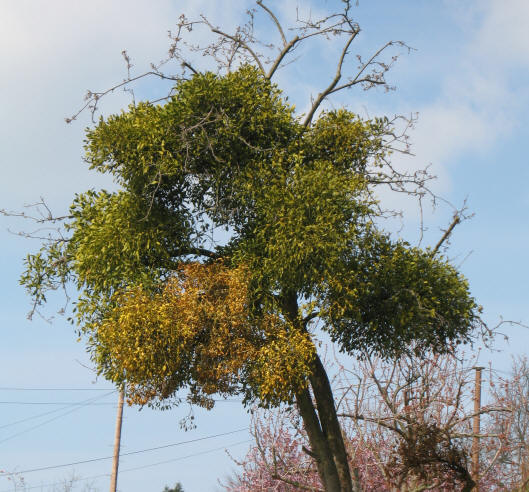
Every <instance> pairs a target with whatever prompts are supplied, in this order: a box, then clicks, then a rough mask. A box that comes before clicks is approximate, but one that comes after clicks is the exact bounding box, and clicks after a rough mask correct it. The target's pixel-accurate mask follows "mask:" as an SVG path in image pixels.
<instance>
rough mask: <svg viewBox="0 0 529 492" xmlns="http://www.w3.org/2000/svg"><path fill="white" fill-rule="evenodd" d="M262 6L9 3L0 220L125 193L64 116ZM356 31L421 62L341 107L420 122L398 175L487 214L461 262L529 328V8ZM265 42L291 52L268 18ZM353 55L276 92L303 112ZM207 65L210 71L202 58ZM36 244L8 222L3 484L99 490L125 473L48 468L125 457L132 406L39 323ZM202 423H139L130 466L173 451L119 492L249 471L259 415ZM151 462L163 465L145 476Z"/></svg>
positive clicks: (287, 7)
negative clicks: (93, 161)
mask: <svg viewBox="0 0 529 492" xmlns="http://www.w3.org/2000/svg"><path fill="white" fill-rule="evenodd" d="M339 3H340V2H338V1H337V0H336V1H331V0H328V1H325V2H321V1H320V2H313V3H312V4H311V3H310V2H308V1H301V0H300V1H299V2H298V1H294V0H287V1H283V2H279V1H277V2H276V1H272V0H270V5H271V6H273V7H275V8H277V9H278V12H279V14H280V16H281V18H282V19H286V20H288V19H290V20H293V19H295V15H296V8H299V9H300V12H302V13H307V12H309V11H310V12H312V13H313V14H314V15H316V14H317V13H318V12H324V11H330V10H332V9H334V8H336V7H337V6H338V5H339ZM251 5H252V3H251V2H248V1H242V0H240V1H233V0H231V1H229V0H219V1H217V2H206V1H205V0H195V1H193V2H185V1H177V0H159V1H158V2H156V3H154V2H145V1H140V0H128V1H126V2H125V1H124V0H105V1H103V0H91V1H87V0H76V1H66V0H51V1H49V2H38V1H30V0H2V1H1V2H0V73H1V77H0V98H1V102H0V166H1V178H0V208H3V209H7V210H13V211H20V210H23V209H24V206H25V205H28V204H31V203H35V202H38V201H39V200H40V197H44V198H45V199H46V202H47V203H49V204H50V206H51V207H52V208H53V210H54V212H55V213H57V214H58V215H60V214H61V213H64V212H65V211H66V210H67V207H68V205H69V203H70V202H71V200H72V197H73V195H74V194H75V193H76V192H82V191H84V190H86V189H87V188H96V189H97V188H101V187H105V188H110V189H111V188H113V187H115V185H114V184H113V183H112V182H111V181H109V180H108V178H106V177H104V176H98V175H95V174H93V173H91V172H89V170H88V169H87V166H86V165H85V164H84V162H83V160H82V153H83V150H82V142H83V134H84V130H85V128H86V127H88V126H90V125H91V121H90V118H89V115H88V114H86V113H84V114H82V115H81V116H80V117H79V118H78V120H77V121H75V122H74V123H72V124H69V125H67V124H66V123H65V121H64V120H65V117H68V116H71V115H72V114H73V113H75V112H76V110H77V109H78V108H79V107H80V106H82V104H83V96H84V94H85V92H86V90H87V89H91V90H101V89H105V88H108V87H111V86H112V85H114V84H115V83H116V82H119V81H121V80H122V79H123V77H124V76H125V69H124V64H123V60H122V56H121V52H122V50H124V49H126V50H127V52H128V53H129V55H130V56H131V57H132V61H133V64H134V67H133V70H135V71H136V73H141V72H142V71H144V70H147V69H148V67H149V63H150V62H152V61H154V62H156V61H158V60H160V59H162V58H163V57H164V56H165V53H166V51H167V48H168V39H167V31H168V30H170V29H172V28H174V26H175V24H176V21H177V19H178V17H179V15H180V14H181V13H184V12H185V13H187V14H189V16H190V17H197V16H198V15H199V14H200V13H204V14H206V15H207V16H208V17H209V18H210V19H211V20H212V21H213V22H214V23H215V24H217V25H221V26H224V27H226V29H233V28H234V26H235V25H236V24H237V23H238V22H240V20H241V19H242V18H243V17H244V9H245V8H247V7H250V6H251ZM354 15H355V18H356V19H357V21H358V23H359V24H360V26H361V28H362V32H361V34H360V36H359V37H358V38H357V40H356V41H355V43H356V44H355V45H354V46H353V47H352V54H353V55H354V54H355V53H361V54H362V55H364V56H365V55H368V54H369V53H372V52H373V51H374V50H376V49H378V47H380V46H381V45H383V44H384V43H385V42H387V41H389V40H401V41H404V42H405V43H407V45H409V46H410V47H412V48H413V49H412V50H411V51H410V53H408V52H407V51H406V50H403V49H401V50H400V51H399V50H397V52H396V53H395V54H399V55H401V56H400V57H399V59H398V61H397V63H396V64H395V66H394V67H393V68H392V70H391V72H390V73H389V74H388V80H389V81H390V83H391V84H392V85H394V86H395V88H396V89H395V90H394V91H390V92H388V93H386V92H384V91H381V90H374V91H367V92H365V91H362V90H361V89H353V90H351V91H347V92H343V93H341V94H339V95H338V96H337V97H336V98H334V99H332V100H331V101H330V102H329V104H328V106H327V107H340V106H346V107H348V108H349V109H351V110H353V111H356V112H358V113H359V114H361V115H362V116H376V115H388V116H393V115H396V114H403V115H410V114H415V113H417V114H418V121H417V124H416V126H415V129H414V130H413V131H412V132H411V133H410V137H411V142H412V145H413V147H412V152H413V154H414V157H406V158H404V157H402V156H395V160H396V161H395V162H396V164H397V165H399V166H402V167H405V168H407V169H419V168H423V167H424V166H430V170H431V172H432V173H433V174H435V175H437V177H438V179H437V181H436V182H435V183H434V185H433V187H434V189H435V191H436V193H438V194H439V195H441V196H442V197H443V198H444V199H446V200H447V201H448V202H450V203H452V204H454V205H455V206H461V205H462V204H463V202H464V201H465V200H467V204H468V210H469V212H470V213H474V214H475V215H474V217H473V218H472V219H471V220H468V221H465V222H464V223H463V224H461V225H459V226H458V227H457V228H456V230H455V233H454V235H453V237H452V239H451V246H450V249H449V251H448V253H447V254H448V256H449V257H450V258H452V260H453V262H454V263H455V264H456V265H459V266H460V269H461V270H462V272H463V273H464V274H465V275H466V277H467V278H468V279H469V282H470V287H471V291H472V293H473V295H474V296H475V297H476V299H477V300H478V302H479V303H480V304H481V305H483V306H484V316H485V319H486V320H487V322H488V323H489V324H490V325H491V326H493V325H495V324H496V323H498V322H499V321H500V320H501V319H505V320H514V321H520V322H523V323H526V324H527V323H529V307H528V306H529V304H528V303H527V292H528V289H527V284H528V278H529V266H528V261H527V249H528V244H529V222H528V219H527V216H528V212H529V193H528V191H527V182H528V181H529V168H528V166H527V152H526V148H525V143H526V142H528V141H529V124H528V123H529V116H528V115H529V50H527V46H529V30H528V29H527V25H528V23H529V3H528V2H526V1H525V0H468V1H466V2H458V1H456V0H434V1H429V2H426V1H419V0H400V1H394V0H376V1H370V2H368V1H367V0H360V2H359V5H358V6H357V7H355V14H354ZM256 26H257V29H258V31H259V33H261V34H262V35H263V36H265V37H267V38H270V39H272V40H273V39H275V33H273V31H272V27H271V26H270V24H268V23H267V22H265V21H264V19H263V18H262V17H259V18H258V19H257V24H256ZM193 34H194V35H196V36H199V37H200V36H202V35H203V34H201V33H198V32H196V33H193ZM338 49H339V45H338V44H337V42H336V40H332V41H331V43H330V44H329V45H326V46H315V45H311V46H309V47H307V48H306V49H302V50H300V52H299V53H298V55H299V59H298V60H297V61H296V62H295V63H293V64H291V65H289V66H288V67H286V68H285V69H283V70H281V71H280V72H279V73H278V77H277V82H278V83H279V84H280V86H281V88H282V89H283V90H284V91H285V94H286V95H288V97H289V100H290V101H291V102H292V103H294V104H295V105H296V107H297V109H298V111H299V112H300V113H302V112H303V111H304V110H305V109H306V108H307V107H308V102H309V101H310V96H311V95H315V94H317V93H318V91H319V90H321V88H322V87H324V86H325V85H326V84H328V81H329V80H330V78H332V74H333V71H334V63H335V61H336V55H337V53H338V51H337V50H338ZM196 63H197V66H200V67H202V66H205V65H204V64H205V60H203V59H197V60H196ZM350 63H351V64H354V57H351V62H350ZM166 90H167V86H160V84H159V83H158V82H157V81H156V80H151V81H144V82H142V83H141V84H139V85H138V86H137V88H136V96H137V98H138V99H141V98H153V97H154V98H156V97H160V96H161V95H163V93H164V91H166ZM129 102H130V100H129V97H128V95H127V94H125V93H123V92H120V91H116V92H115V93H113V94H110V95H109V96H108V97H106V98H105V99H104V100H103V102H102V111H103V114H110V113H113V112H116V111H119V110H120V109H122V108H124V107H126V105H127V104H128V103H129ZM381 198H382V199H383V200H387V201H388V203H389V204H390V205H394V206H398V207H402V209H403V210H404V212H405V218H404V220H403V221H402V223H401V224H400V226H402V227H400V229H401V230H400V234H401V235H402V236H403V237H405V238H406V239H408V240H409V241H410V242H412V243H416V242H417V241H418V238H419V234H418V224H419V222H418V217H419V215H418V209H417V207H416V205H415V204H412V203H410V202H409V201H405V200H402V199H401V198H395V197H393V196H389V195H388V196H382V197H381ZM452 213H453V211H452V208H451V207H449V206H448V205H445V204H443V203H440V204H439V206H438V207H437V208H436V210H435V211H432V207H431V206H430V205H429V204H427V205H426V206H425V220H426V225H427V226H428V230H427V231H426V234H425V236H424V239H423V242H422V245H423V246H427V245H432V244H435V243H436V242H437V240H438V238H439V237H440V236H441V234H442V231H441V230H440V228H442V227H445V226H446V225H447V224H448V223H449V222H450V219H451V216H452ZM388 227H389V228H392V227H393V228H394V227H395V225H394V224H393V225H388ZM28 229H29V230H31V226H30V225H29V224H27V223H24V222H23V221H20V220H17V219H14V218H11V219H8V218H3V217H0V248H1V254H0V272H1V276H0V292H1V295H0V303H1V304H0V306H1V308H0V319H1V322H0V327H1V328H0V329H1V332H0V333H1V335H0V469H1V470H7V471H10V472H24V473H22V474H21V475H23V476H24V477H25V480H26V483H27V484H28V486H35V487H36V486H39V488H38V489H35V490H40V485H41V484H49V483H55V482H57V481H60V480H62V479H64V478H67V477H70V476H72V473H74V474H75V475H76V476H79V477H81V478H83V479H86V478H88V477H91V476H98V475H105V474H108V473H109V472H110V460H108V459H103V460H98V461H93V462H90V463H84V464H78V465H75V466H65V467H60V468H51V469H47V470H41V471H31V470H35V469H38V468H44V467H49V466H55V465H62V464H67V463H73V462H78V461H86V460H92V459H95V458H105V457H108V456H110V455H111V454H112V443H113V436H114V425H115V413H116V402H117V395H116V393H115V392H114V393H111V392H112V391H113V388H112V387H111V385H110V384H109V383H108V382H106V381H103V380H100V379H97V378H96V376H95V374H94V372H93V370H92V369H91V367H90V362H89V359H88V357H87V355H86V353H85V350H84V346H83V344H82V342H81V343H78V342H77V341H76V335H75V333H74V331H73V330H72V327H71V326H70V325H69V324H68V323H67V322H66V320H65V319H64V318H62V317H60V316H56V317H55V319H54V320H53V321H52V322H51V323H49V322H46V321H45V320H43V319H41V318H38V317H35V318H34V319H33V320H32V321H29V320H28V319H27V318H26V314H27V312H28V311H29V309H30V303H29V299H28V298H27V296H26V294H25V292H24V290H23V288H22V287H20V286H19V284H18V278H19V276H20V274H21V272H22V270H23V259H24V257H25V255H26V254H27V253H28V252H32V251H35V250H36V249H37V248H38V247H39V244H38V241H37V242H35V241H31V240H28V239H25V238H23V237H20V236H17V235H16V234H13V232H15V233H16V232H17V231H20V230H25V231H28ZM60 302H61V299H60V297H57V298H56V299H55V298H53V299H50V303H51V304H52V306H51V307H50V309H49V313H48V314H51V313H53V308H54V307H55V306H58V305H59V303H60ZM54 303H55V304H54ZM502 331H503V333H505V334H506V335H507V336H508V337H509V340H508V341H505V340H504V339H503V337H498V338H497V341H496V344H495V349H496V350H495V351H493V352H490V351H487V350H485V349H479V347H474V348H473V349H472V350H474V351H480V356H479V357H480V361H481V362H483V363H486V362H488V361H491V363H492V365H493V367H494V368H496V369H500V370H505V371H508V369H509V367H510V360H511V357H512V356H516V355H523V354H524V353H526V351H527V347H528V346H529V331H528V330H527V329H525V328H522V327H519V326H504V327H502ZM14 388H25V390H19V389H14ZM29 389H31V390H29ZM58 389H63V390H62V391H59V390H58ZM64 389H69V390H68V391H66V390H64ZM109 393H110V394H109ZM91 400H93V401H91ZM45 402H46V403H48V404H44V403H45ZM81 402H84V403H81ZM37 403H40V404H37ZM59 403H61V405H59ZM63 403H64V404H63ZM73 403H77V405H73ZM54 410H55V412H53V413H51V412H52V411H54ZM57 410H59V411H57ZM187 412H188V408H184V407H181V408H176V409H174V410H170V411H166V412H160V411H153V410H149V409H143V410H141V411H139V410H138V409H136V408H126V409H125V412H124V424H123V437H122V452H124V453H130V452H134V451H140V450H145V449H150V448H156V447H161V446H165V447H163V448H161V449H157V450H152V451H146V452H143V453H138V454H131V455H128V456H124V457H123V458H122V462H121V469H122V470H123V472H122V473H121V474H120V476H119V483H118V488H119V490H121V491H126V492H140V491H145V490H149V491H151V490H152V491H156V490H160V491H161V490H163V487H164V485H174V483H176V482H177V481H180V482H181V483H182V485H183V486H184V490H185V491H186V492H201V491H214V490H219V488H218V482H217V481H218V479H222V478H223V477H225V476H227V475H228V474H229V473H230V472H231V471H232V470H233V469H235V467H236V465H235V464H234V462H233V461H232V460H231V458H230V457H229V456H228V454H227V453H226V452H225V451H224V449H227V450H228V451H229V453H230V454H231V455H232V456H234V457H240V456H242V455H243V454H244V451H245V450H246V449H247V447H248V445H249V442H248V441H249V439H250V436H249V434H248V431H247V430H246V428H247V426H248V422H249V416H248V413H247V411H246V410H245V409H244V408H242V407H241V404H240V403H239V402H236V401H230V402H219V403H218V404H217V405H216V407H215V408H214V410H213V411H212V412H209V413H207V412H202V411H199V412H197V417H196V421H197V428H196V429H194V430H192V431H188V432H184V430H182V429H181V428H180V426H179V420H180V419H181V418H182V417H184V416H185V415H186V414H187ZM45 413H47V414H46V415H41V414H45ZM37 415H40V417H35V416H37ZM21 420H23V422H18V421H21ZM17 422H18V423H17ZM219 434H225V435H220V436H219ZM212 436H217V437H212ZM203 438H205V439H203ZM192 440H195V442H188V443H183V442H184V441H192ZM167 445H170V446H167ZM151 464H156V466H152V467H148V468H144V469H137V468H138V467H141V466H145V465H151ZM135 468H136V469H135ZM129 469H130V470H129ZM127 470H129V471H127ZM85 483H92V484H93V486H94V487H95V488H97V489H98V490H105V489H106V488H107V487H108V476H103V477H99V478H94V479H92V480H87V481H83V482H79V488H78V489H77V490H82V486H84V484H85ZM10 490H15V489H14V488H13V486H12V485H11V482H9V481H8V480H7V479H6V478H5V477H2V476H0V492H4V491H6V492H7V491H10ZM43 490H48V488H47V487H43Z"/></svg>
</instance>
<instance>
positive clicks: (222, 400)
mask: <svg viewBox="0 0 529 492" xmlns="http://www.w3.org/2000/svg"><path fill="white" fill-rule="evenodd" d="M115 391H116V390H113V391H112V392H111V393H114V392H115ZM108 394H110V393H107V395H108ZM213 401H214V402H215V403H241V402H242V400H241V399H240V398H219V399H214V400H213ZM81 403H82V402H73V401H0V405H66V406H71V405H80V404H81ZM84 405H94V406H105V405H114V406H116V404H115V403H112V402H102V403H84ZM0 429H1V427H0Z"/></svg>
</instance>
